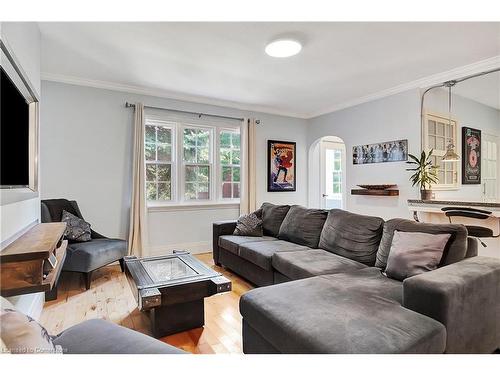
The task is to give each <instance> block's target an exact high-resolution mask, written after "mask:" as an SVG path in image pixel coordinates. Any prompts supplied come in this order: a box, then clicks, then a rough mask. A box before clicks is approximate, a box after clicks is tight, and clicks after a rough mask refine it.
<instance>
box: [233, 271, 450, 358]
mask: <svg viewBox="0 0 500 375" xmlns="http://www.w3.org/2000/svg"><path fill="white" fill-rule="evenodd" d="M401 285H402V283H400V282H399V281H395V280H391V279H388V278H386V277H384V276H383V275H381V274H380V271H379V270H377V269H374V268H365V269H362V270H358V271H353V272H349V273H344V274H336V275H327V276H316V277H311V278H308V279H303V280H296V281H291V282H288V283H284V284H278V285H273V286H269V287H264V288H257V289H254V290H251V291H250V292H248V293H246V294H244V295H243V296H242V298H241V299H240V312H241V314H242V316H243V319H244V322H245V323H247V324H248V325H250V326H251V327H252V328H253V329H254V330H256V331H257V332H258V333H259V334H260V335H261V336H262V337H263V338H264V339H265V340H266V341H267V342H269V344H270V345H272V346H273V347H274V348H276V349H277V350H279V351H280V352H282V353H443V352H444V349H445V343H446V330H445V328H444V326H443V325H442V324H441V323H439V322H437V321H435V320H434V319H431V318H429V317H426V316H424V315H421V314H418V313H416V312H413V311H411V310H408V309H405V308H403V307H402V306H401V305H400V303H399V301H396V300H394V297H396V296H398V297H399V298H400V295H401V289H402V286H401ZM243 339H244V340H245V337H244V338H243Z"/></svg>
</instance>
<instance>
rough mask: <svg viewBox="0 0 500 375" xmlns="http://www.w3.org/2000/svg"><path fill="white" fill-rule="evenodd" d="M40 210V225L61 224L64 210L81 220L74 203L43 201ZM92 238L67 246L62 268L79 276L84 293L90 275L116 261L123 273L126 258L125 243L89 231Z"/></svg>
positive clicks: (76, 205) (88, 284) (90, 278)
mask: <svg viewBox="0 0 500 375" xmlns="http://www.w3.org/2000/svg"><path fill="white" fill-rule="evenodd" d="M41 210H42V211H41V221H42V223H50V222H58V221H61V216H62V212H63V210H65V211H68V212H70V213H72V214H73V215H75V216H78V217H79V218H81V219H83V216H82V213H81V212H80V209H79V207H78V204H77V203H76V201H70V200H67V199H45V200H42V201H41ZM91 238H92V239H91V240H90V241H88V242H70V243H69V244H68V249H67V253H66V260H65V262H64V266H63V271H71V272H80V273H82V274H83V277H84V280H85V287H86V289H90V283H91V280H92V273H93V272H94V271H95V270H96V269H98V268H101V267H104V266H106V265H108V264H110V263H113V262H116V261H119V262H120V267H121V270H122V272H123V271H124V268H123V267H124V263H123V257H124V256H126V255H127V241H125V240H120V239H113V238H107V237H105V236H103V235H102V234H99V233H97V232H96V231H94V230H92V229H91ZM56 293H57V292H56Z"/></svg>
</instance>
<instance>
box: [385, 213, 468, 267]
mask: <svg viewBox="0 0 500 375" xmlns="http://www.w3.org/2000/svg"><path fill="white" fill-rule="evenodd" d="M396 230H398V231H400V232H420V233H428V234H451V238H450V241H449V243H448V245H447V246H446V249H445V250H444V255H443V259H442V260H441V264H440V265H439V266H440V267H441V266H447V265H448V264H452V263H456V262H460V261H461V260H463V259H464V258H465V254H466V253H467V229H466V228H465V226H464V225H462V224H435V223H419V222H416V221H413V220H408V219H391V220H388V221H386V222H385V224H384V230H383V234H382V239H381V240H380V245H379V247H378V251H377V260H376V262H375V267H378V268H381V269H385V267H386V266H387V257H388V256H389V251H390V249H391V244H392V236H393V235H394V232H395V231H396Z"/></svg>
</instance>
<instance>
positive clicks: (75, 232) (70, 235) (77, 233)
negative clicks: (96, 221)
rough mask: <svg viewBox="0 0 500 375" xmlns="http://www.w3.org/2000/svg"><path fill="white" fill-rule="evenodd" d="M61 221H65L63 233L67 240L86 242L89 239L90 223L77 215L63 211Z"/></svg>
mask: <svg viewBox="0 0 500 375" xmlns="http://www.w3.org/2000/svg"><path fill="white" fill-rule="evenodd" d="M61 221H62V222H63V223H66V231H65V232H64V235H65V236H66V238H67V239H68V240H71V241H77V242H87V241H90V240H91V231H90V224H89V223H87V222H86V221H85V220H83V219H80V218H79V217H78V216H75V215H73V214H72V213H69V212H68V211H63V213H62V217H61Z"/></svg>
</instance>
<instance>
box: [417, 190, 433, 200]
mask: <svg viewBox="0 0 500 375" xmlns="http://www.w3.org/2000/svg"><path fill="white" fill-rule="evenodd" d="M420 199H421V200H423V201H429V200H431V199H432V190H420Z"/></svg>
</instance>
